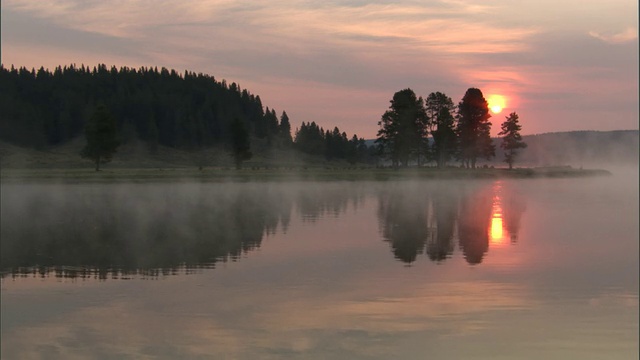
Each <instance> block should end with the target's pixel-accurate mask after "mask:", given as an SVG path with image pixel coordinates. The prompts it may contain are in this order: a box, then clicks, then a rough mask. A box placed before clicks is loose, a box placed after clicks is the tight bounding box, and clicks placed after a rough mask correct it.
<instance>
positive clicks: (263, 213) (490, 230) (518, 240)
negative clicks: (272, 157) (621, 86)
mask: <svg viewBox="0 0 640 360" xmlns="http://www.w3.org/2000/svg"><path fill="white" fill-rule="evenodd" d="M1 195H2V208H1V211H2V217H1V228H0V229H1V238H0V239H1V253H0V254H1V255H0V256H1V258H0V260H1V264H0V266H1V270H2V299H1V300H2V302H1V310H2V313H1V316H2V333H1V341H2V343H1V356H2V359H77V358H82V359H83V358H98V359H127V358H129V359H141V358H166V359H178V358H184V359H192V358H205V359H208V358H212V359H282V358H295V359H392V358H395V359H427V358H428V359H470V358H473V359H581V360H582V359H630V358H637V356H638V257H639V256H638V237H639V234H638V171H637V169H635V170H631V171H621V172H616V173H615V175H614V176H613V177H601V178H589V179H534V180H501V181H484V180H480V181H447V182H435V181H404V182H403V181H399V182H321V183H313V182H287V183H243V184H215V183H202V184H201V183H174V184H144V185H141V184H109V185H104V184H102V185H96V184H92V185H89V184H86V185H78V184H76V185H51V184H40V185H37V184H30V185H27V184H3V185H2V194H1Z"/></svg>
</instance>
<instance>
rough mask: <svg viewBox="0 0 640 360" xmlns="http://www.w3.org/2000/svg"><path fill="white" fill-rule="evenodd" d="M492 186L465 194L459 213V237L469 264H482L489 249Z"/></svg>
mask: <svg viewBox="0 0 640 360" xmlns="http://www.w3.org/2000/svg"><path fill="white" fill-rule="evenodd" d="M491 206H492V193H491V188H481V189H478V190H477V191H474V192H473V193H471V194H467V195H466V196H463V198H462V200H461V202H460V211H459V215H458V239H459V241H460V248H461V249H462V253H463V255H464V258H465V259H466V260H467V262H468V263H469V264H480V263H481V262H482V258H483V257H484V254H485V253H486V252H487V251H488V250H489V228H490V226H491Z"/></svg>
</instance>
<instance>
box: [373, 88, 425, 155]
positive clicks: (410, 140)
mask: <svg viewBox="0 0 640 360" xmlns="http://www.w3.org/2000/svg"><path fill="white" fill-rule="evenodd" d="M427 124H428V118H427V115H426V112H425V108H424V101H423V100H422V98H421V97H420V98H419V97H417V96H416V94H415V93H414V92H413V90H411V89H404V90H400V91H398V92H396V93H395V94H394V95H393V99H392V100H391V105H390V106H389V110H387V111H386V112H385V113H384V114H383V115H382V118H381V119H380V121H379V122H378V125H379V126H380V130H379V131H378V138H377V139H376V143H377V144H378V146H379V147H380V148H381V149H382V151H383V152H384V153H387V154H388V156H389V157H390V159H391V162H392V163H393V166H394V167H398V165H399V164H402V166H407V165H408V163H409V159H410V158H411V157H412V156H414V155H415V156H418V158H419V156H420V153H421V149H422V144H423V139H425V138H426V136H427V132H428V129H427Z"/></svg>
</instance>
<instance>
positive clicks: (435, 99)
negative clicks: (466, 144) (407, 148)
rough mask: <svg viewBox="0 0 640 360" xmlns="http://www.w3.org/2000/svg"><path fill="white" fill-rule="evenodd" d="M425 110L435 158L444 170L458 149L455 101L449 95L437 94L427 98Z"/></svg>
mask: <svg viewBox="0 0 640 360" xmlns="http://www.w3.org/2000/svg"><path fill="white" fill-rule="evenodd" d="M425 108H426V112H427V116H428V118H429V126H430V128H431V136H433V147H432V149H433V151H432V153H433V158H434V159H435V161H436V164H437V166H438V167H439V168H443V167H445V166H446V164H447V161H449V159H450V158H451V156H452V155H453V154H454V152H455V149H456V133H455V128H454V127H455V119H454V118H453V115H452V112H453V110H454V105H453V101H452V100H451V98H450V97H448V96H447V95H445V94H443V93H441V92H435V93H431V94H429V96H427V100H426V102H425Z"/></svg>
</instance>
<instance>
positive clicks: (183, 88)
mask: <svg viewBox="0 0 640 360" xmlns="http://www.w3.org/2000/svg"><path fill="white" fill-rule="evenodd" d="M0 94H2V96H0V109H2V111H1V112H0V139H1V140H4V141H7V142H10V143H12V144H15V145H18V146H24V147H32V148H46V147H48V146H53V145H58V144H63V143H65V142H68V141H70V140H72V139H74V138H76V137H78V136H82V135H83V133H84V134H85V135H86V138H87V141H88V144H87V147H86V148H85V149H84V151H83V155H84V156H86V157H89V158H90V159H92V160H94V161H96V160H97V166H99V163H100V162H101V161H105V160H108V158H109V157H110V156H111V155H112V154H113V151H115V148H116V147H117V146H118V145H119V144H125V143H127V142H130V141H134V140H142V141H145V142H146V143H147V144H148V145H149V148H150V149H151V150H152V151H155V149H157V146H158V145H163V146H167V147H171V148H179V149H186V150H198V149H202V148H206V147H212V146H225V147H227V148H228V149H229V150H230V151H231V152H232V155H233V156H234V157H235V158H236V162H238V161H240V162H241V161H244V160H246V159H247V158H249V157H250V156H251V154H252V153H256V152H260V153H265V151H266V152H268V150H270V149H291V148H297V149H300V150H301V151H304V152H308V153H310V154H316V155H324V156H325V157H327V158H328V159H347V157H348V156H349V157H350V159H355V158H356V156H355V155H353V150H352V149H349V150H346V148H347V147H348V146H344V142H343V141H342V140H343V138H342V134H343V133H340V139H339V140H336V139H335V137H334V136H333V133H331V135H330V136H327V134H326V133H323V134H322V140H321V141H322V144H320V145H319V147H320V148H322V149H323V150H322V151H321V152H320V153H317V152H315V151H310V150H309V149H310V145H309V144H306V143H305V142H306V141H307V137H305V136H296V139H295V140H294V139H293V138H292V136H291V130H292V129H291V123H290V120H289V116H288V115H287V113H286V111H282V112H281V113H278V112H276V110H275V109H273V108H271V109H270V108H269V107H268V106H267V107H264V106H263V104H262V101H261V99H260V96H258V95H254V94H251V93H250V92H249V91H247V90H246V89H242V88H241V87H240V85H238V84H236V83H231V84H228V83H227V82H226V81H225V80H221V81H218V80H217V79H215V78H214V77H213V76H210V75H206V74H202V73H195V72H189V71H185V72H184V73H178V72H176V71H175V70H169V69H166V68H161V69H158V68H157V67H140V68H138V69H135V68H128V67H120V68H116V67H115V66H112V67H107V66H106V65H104V64H100V65H97V66H94V67H93V68H90V67H86V66H84V65H81V66H79V67H78V66H76V65H69V66H64V67H62V66H58V67H56V68H55V69H54V70H53V71H49V70H48V69H44V68H43V67H41V68H40V69H38V70H35V69H31V70H29V69H27V68H25V67H21V68H18V69H16V68H15V67H13V66H11V67H10V68H5V67H4V65H0ZM111 123H113V125H111ZM100 124H102V125H100ZM304 125H305V126H303V127H302V128H301V129H300V130H298V133H301V132H302V133H305V132H306V128H305V127H306V124H304ZM113 126H115V132H113V131H106V132H103V140H102V144H97V145H96V143H97V142H99V141H98V139H100V136H98V137H96V131H97V130H98V129H103V130H105V129H106V128H112V127H113ZM336 129H337V128H336ZM338 132H339V130H338ZM114 134H115V135H114ZM104 136H117V139H110V140H108V141H106V140H104ZM354 137H355V138H356V139H358V137H357V136H356V135H354ZM360 140H362V139H359V140H358V141H360ZM362 141H364V140H362ZM107 143H108V145H109V146H106V145H105V144H107ZM336 144H337V148H340V150H339V151H337V150H334V148H335V146H336ZM109 147H110V148H111V149H110V150H111V151H109V149H107V148H109ZM98 148H102V149H103V150H102V151H98V150H97V149H98ZM249 148H251V149H253V150H254V151H250V150H249ZM98 154H99V155H98Z"/></svg>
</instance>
